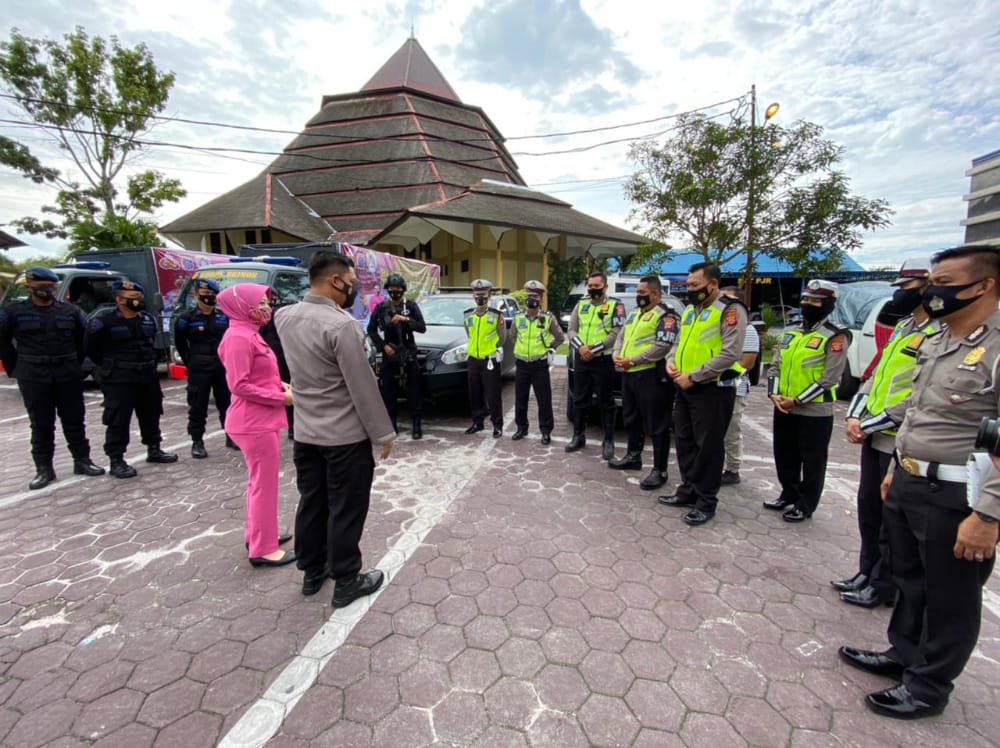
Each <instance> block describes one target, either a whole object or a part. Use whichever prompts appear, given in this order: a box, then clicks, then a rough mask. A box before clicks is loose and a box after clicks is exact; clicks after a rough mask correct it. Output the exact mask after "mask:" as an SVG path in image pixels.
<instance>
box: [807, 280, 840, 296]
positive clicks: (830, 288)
mask: <svg viewBox="0 0 1000 748" xmlns="http://www.w3.org/2000/svg"><path fill="white" fill-rule="evenodd" d="M839 288H840V286H838V285H837V284H836V283H834V282H833V281H827V280H820V279H819V278H813V279H812V280H811V281H809V282H808V283H806V290H805V291H803V292H802V297H803V298H807V297H808V298H813V299H835V298H837V289H839Z"/></svg>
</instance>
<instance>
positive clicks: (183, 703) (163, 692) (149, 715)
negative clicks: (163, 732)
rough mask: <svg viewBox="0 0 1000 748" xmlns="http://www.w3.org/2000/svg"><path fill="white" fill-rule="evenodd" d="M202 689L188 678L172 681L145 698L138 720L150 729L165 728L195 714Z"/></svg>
mask: <svg viewBox="0 0 1000 748" xmlns="http://www.w3.org/2000/svg"><path fill="white" fill-rule="evenodd" d="M204 689H205V687H204V685H202V684H201V683H196V682H195V681H193V680H190V679H188V678H181V679H180V680H178V681H174V682H173V683H171V684H170V685H168V686H164V687H163V688H161V689H159V690H158V691H154V692H153V693H151V694H149V696H147V697H146V700H145V702H143V705H142V709H140V710H139V716H138V720H139V721H140V722H142V723H143V724H146V725H149V726H150V727H157V728H162V727H166V726H167V725H169V724H171V723H172V722H174V721H176V720H179V719H181V718H182V717H187V716H188V715H190V714H192V713H193V712H195V711H196V710H197V709H198V706H199V704H200V703H201V697H202V695H203V693H204Z"/></svg>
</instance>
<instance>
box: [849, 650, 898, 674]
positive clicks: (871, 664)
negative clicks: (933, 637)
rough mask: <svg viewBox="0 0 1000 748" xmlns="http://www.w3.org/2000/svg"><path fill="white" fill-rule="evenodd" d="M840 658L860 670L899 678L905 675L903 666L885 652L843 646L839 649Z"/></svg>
mask: <svg viewBox="0 0 1000 748" xmlns="http://www.w3.org/2000/svg"><path fill="white" fill-rule="evenodd" d="M837 653H838V654H839V655H840V659H842V660H843V661H844V662H846V663H847V664H848V665H851V666H852V667H856V668H857V669H858V670H864V671H865V672H868V673H874V674H875V675H884V676H885V677H887V678H895V679H896V680H899V679H900V678H902V677H903V666H902V664H900V663H898V662H896V661H895V660H894V659H892V658H891V657H889V656H888V655H887V654H886V653H885V652H873V651H871V650H868V649H855V648H854V647H841V648H840V649H838V650H837Z"/></svg>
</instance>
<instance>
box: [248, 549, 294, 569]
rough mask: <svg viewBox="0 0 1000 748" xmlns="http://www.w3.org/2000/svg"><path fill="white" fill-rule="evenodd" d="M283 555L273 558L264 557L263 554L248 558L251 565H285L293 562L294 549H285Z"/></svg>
mask: <svg viewBox="0 0 1000 748" xmlns="http://www.w3.org/2000/svg"><path fill="white" fill-rule="evenodd" d="M284 554H285V555H283V556H282V557H281V558H276V559H274V560H272V559H269V558H264V557H263V556H257V558H251V559H250V565H251V566H285V565H287V564H293V563H295V551H285V552H284Z"/></svg>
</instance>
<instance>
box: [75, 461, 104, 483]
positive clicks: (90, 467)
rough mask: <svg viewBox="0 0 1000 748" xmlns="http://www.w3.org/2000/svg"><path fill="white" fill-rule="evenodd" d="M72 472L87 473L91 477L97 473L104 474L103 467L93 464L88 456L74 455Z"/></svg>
mask: <svg viewBox="0 0 1000 748" xmlns="http://www.w3.org/2000/svg"><path fill="white" fill-rule="evenodd" d="M73 472H74V473H75V474H76V475H89V476H90V477H91V478H95V477H97V476H98V475H104V468H102V467H101V466H100V465H95V464H94V462H93V460H91V459H90V458H89V457H76V458H74V459H73Z"/></svg>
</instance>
